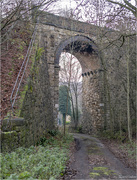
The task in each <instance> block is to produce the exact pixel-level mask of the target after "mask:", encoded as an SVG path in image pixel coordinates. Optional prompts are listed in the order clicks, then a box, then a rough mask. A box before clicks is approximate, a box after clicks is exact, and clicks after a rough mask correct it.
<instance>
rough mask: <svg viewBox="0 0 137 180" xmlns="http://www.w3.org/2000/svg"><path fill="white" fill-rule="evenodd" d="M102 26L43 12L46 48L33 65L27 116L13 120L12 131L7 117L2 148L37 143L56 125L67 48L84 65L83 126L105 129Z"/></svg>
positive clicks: (41, 35)
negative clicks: (62, 66)
mask: <svg viewBox="0 0 137 180" xmlns="http://www.w3.org/2000/svg"><path fill="white" fill-rule="evenodd" d="M100 29H101V28H100V27H98V26H94V25H91V24H88V23H85V22H79V21H76V20H71V19H68V18H64V17H60V16H56V15H53V14H50V13H46V12H44V13H42V14H40V16H39V24H38V31H37V38H36V44H38V46H39V47H40V48H43V49H44V52H43V53H42V56H41V58H40V59H39V60H38V61H37V60H35V63H34V65H33V71H32V74H31V77H30V80H29V82H28V88H27V91H26V94H25V97H24V101H23V105H22V108H21V112H20V116H21V117H23V118H21V119H13V120H12V121H10V124H9V125H8V127H12V128H11V129H10V131H11V130H12V131H11V132H10V133H4V131H7V129H6V128H7V121H6V120H5V121H3V127H2V130H3V133H2V151H3V150H4V151H6V150H9V149H13V148H16V147H18V146H20V145H22V146H29V145H32V144H34V145H35V144H36V143H37V142H38V141H39V140H40V138H41V137H43V136H44V135H45V134H46V133H47V132H48V131H49V130H53V129H54V128H55V124H56V122H57V116H58V108H59V104H58V99H59V70H60V67H59V59H60V55H61V53H62V52H64V51H65V52H68V53H71V54H73V55H74V56H75V57H76V58H77V59H78V60H79V62H80V64H81V67H82V77H83V83H82V84H83V87H82V91H83V93H82V94H83V97H82V98H83V100H82V103H83V108H82V110H83V118H82V122H81V125H82V130H83V132H85V133H96V132H97V131H98V130H101V129H102V127H103V125H104V106H103V103H104V102H103V98H102V97H103V91H102V90H103V85H102V82H103V81H102V79H103V78H102V77H103V71H102V70H103V68H102V65H101V58H100V57H101V55H100V54H99V49H98V47H97V45H96V44H97V41H98V34H99V33H98V32H99V31H100ZM7 136H8V138H7ZM7 145H9V146H7Z"/></svg>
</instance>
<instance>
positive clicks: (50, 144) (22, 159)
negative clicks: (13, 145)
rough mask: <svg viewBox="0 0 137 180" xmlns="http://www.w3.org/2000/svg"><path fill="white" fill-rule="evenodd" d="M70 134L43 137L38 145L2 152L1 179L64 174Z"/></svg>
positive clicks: (44, 177) (56, 176)
mask: <svg viewBox="0 0 137 180" xmlns="http://www.w3.org/2000/svg"><path fill="white" fill-rule="evenodd" d="M72 141H73V138H72V137H71V136H70V135H66V136H65V137H64V136H62V135H61V134H58V135H56V136H54V137H53V136H51V135H50V136H48V138H43V139H41V141H40V142H39V143H38V144H41V145H38V146H31V147H30V148H23V147H20V148H18V149H16V150H15V151H14V152H11V153H5V154H2V153H1V154H0V161H1V171H0V179H14V180H15V179H30V180H31V179H50V180H51V179H52V180H53V179H56V178H59V177H60V176H61V175H63V172H64V169H65V165H66V161H67V160H68V153H69V146H70V143H71V142H72Z"/></svg>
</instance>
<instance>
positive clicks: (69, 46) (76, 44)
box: [54, 35, 102, 133]
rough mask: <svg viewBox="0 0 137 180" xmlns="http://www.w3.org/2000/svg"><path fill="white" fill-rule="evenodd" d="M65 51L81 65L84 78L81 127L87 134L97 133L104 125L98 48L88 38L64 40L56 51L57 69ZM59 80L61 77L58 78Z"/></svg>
mask: <svg viewBox="0 0 137 180" xmlns="http://www.w3.org/2000/svg"><path fill="white" fill-rule="evenodd" d="M72 50H73V51H72ZM63 51H66V52H69V53H71V54H73V55H74V56H75V57H76V58H77V59H78V60H79V62H80V64H81V67H82V77H83V83H82V84H83V95H82V96H83V97H82V99H83V121H82V122H81V125H82V127H83V131H85V132H86V133H91V132H95V131H96V130H98V129H100V125H101V123H102V118H101V107H100V92H99V91H100V88H99V70H100V60H99V55H98V47H97V46H96V44H95V43H94V41H93V40H92V39H90V38H89V37H87V36H83V35H76V36H72V37H69V38H68V39H65V40H63V41H62V42H61V43H60V44H59V45H58V47H57V49H56V51H55V57H54V58H55V59H54V64H55V67H58V65H59V58H60V55H61V53H62V52H63ZM55 77H56V75H55ZM57 78H59V77H58V76H57ZM55 94H57V92H56V93H55ZM56 102H57V101H56Z"/></svg>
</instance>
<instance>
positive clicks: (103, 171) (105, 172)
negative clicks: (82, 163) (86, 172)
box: [90, 167, 117, 178]
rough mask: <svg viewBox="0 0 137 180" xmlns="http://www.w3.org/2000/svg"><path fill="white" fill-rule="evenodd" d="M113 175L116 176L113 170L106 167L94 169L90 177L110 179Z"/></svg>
mask: <svg viewBox="0 0 137 180" xmlns="http://www.w3.org/2000/svg"><path fill="white" fill-rule="evenodd" d="M114 175H117V174H116V173H115V172H114V171H113V170H110V169H109V168H108V167H94V168H93V172H91V173H90V177H92V178H96V177H99V176H100V177H102V176H103V177H106V176H107V177H110V176H111V177H112V176H114Z"/></svg>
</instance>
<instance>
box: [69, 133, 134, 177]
mask: <svg viewBox="0 0 137 180" xmlns="http://www.w3.org/2000/svg"><path fill="white" fill-rule="evenodd" d="M73 136H74V139H75V143H76V151H75V153H74V161H73V162H72V163H71V164H70V168H71V169H74V170H75V171H76V172H77V173H76V174H75V175H74V176H73V177H71V178H70V179H77V180H79V179H83V180H86V179H100V180H101V179H123V180H128V179H136V173H135V171H133V170H132V169H130V168H127V167H125V165H124V164H123V163H122V162H121V161H120V160H119V159H118V158H116V157H115V156H114V154H112V153H111V152H110V151H109V150H108V148H107V147H105V145H104V144H102V143H101V141H100V140H98V139H97V138H94V137H91V136H89V135H85V134H73ZM66 179H67V180H68V179H69V178H66Z"/></svg>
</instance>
